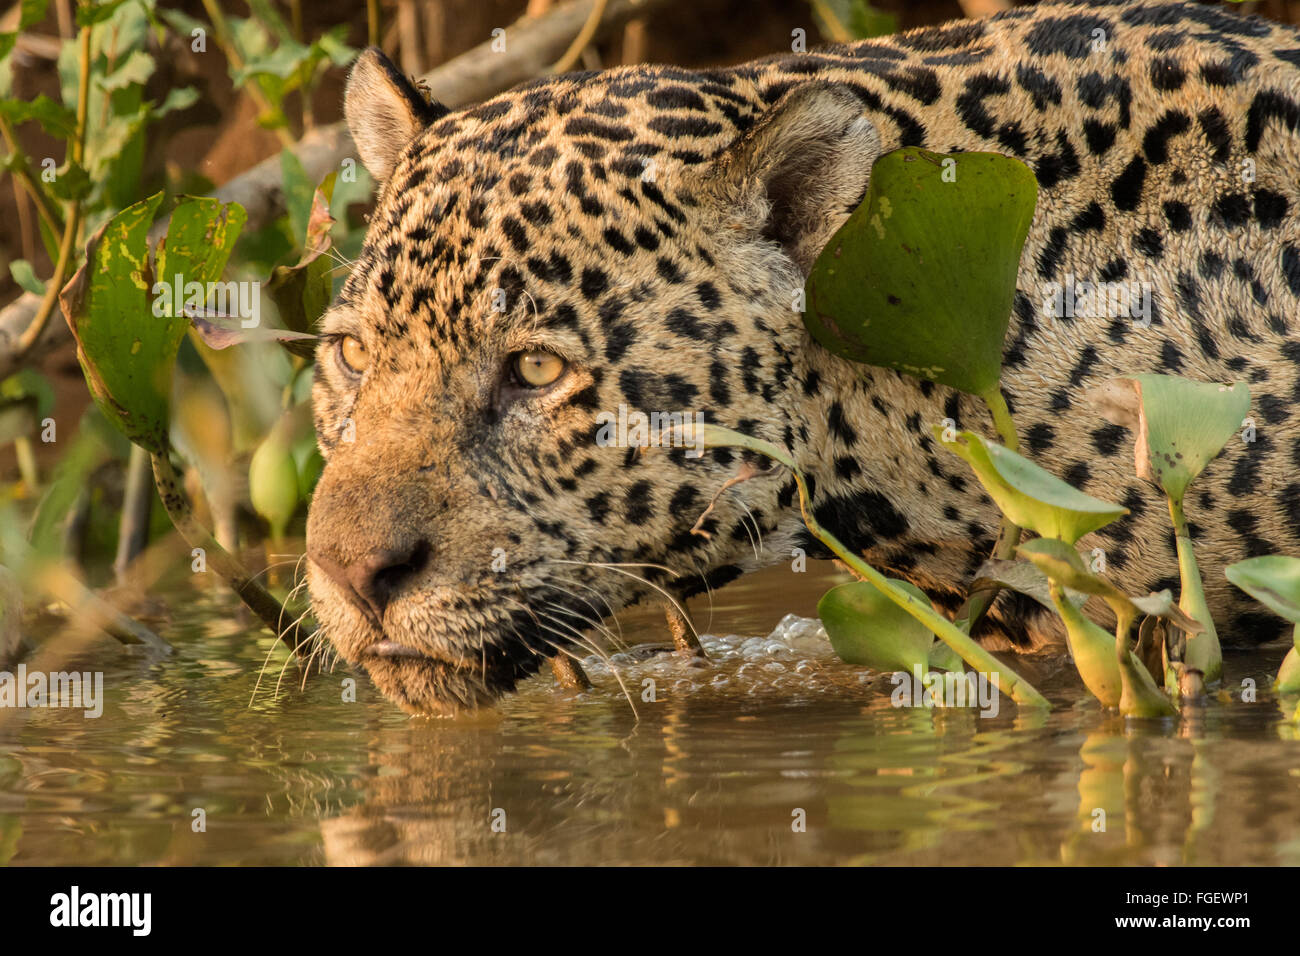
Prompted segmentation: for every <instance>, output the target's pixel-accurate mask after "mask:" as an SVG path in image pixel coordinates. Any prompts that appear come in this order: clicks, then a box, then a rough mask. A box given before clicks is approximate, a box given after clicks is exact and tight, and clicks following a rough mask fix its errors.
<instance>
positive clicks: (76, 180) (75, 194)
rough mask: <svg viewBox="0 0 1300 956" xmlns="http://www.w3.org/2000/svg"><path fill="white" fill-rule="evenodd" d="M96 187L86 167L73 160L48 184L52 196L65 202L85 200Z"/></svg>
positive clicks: (59, 170) (57, 172)
mask: <svg viewBox="0 0 1300 956" xmlns="http://www.w3.org/2000/svg"><path fill="white" fill-rule="evenodd" d="M94 186H95V184H94V183H93V182H92V181H91V178H90V174H89V173H88V172H86V169H85V167H84V166H80V165H78V164H77V163H75V162H73V161H72V160H68V161H67V162H66V163H65V164H64V165H63V167H62V168H61V169H58V170H56V171H55V174H54V180H53V181H52V182H49V183H46V187H47V188H48V189H49V191H50V195H51V196H53V197H54V198H55V199H62V200H64V201H65V202H71V201H76V200H81V199H85V198H86V197H87V196H89V195H90V192H91V190H92V189H94Z"/></svg>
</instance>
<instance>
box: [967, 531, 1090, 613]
mask: <svg viewBox="0 0 1300 956" xmlns="http://www.w3.org/2000/svg"><path fill="white" fill-rule="evenodd" d="M1044 540H1051V539H1044ZM1051 583H1052V582H1051V580H1050V579H1049V578H1048V577H1047V575H1046V574H1044V573H1043V572H1042V571H1040V570H1039V569H1038V568H1037V567H1035V566H1034V565H1033V564H1031V563H1030V562H1028V561H1006V560H999V559H998V558H989V560H987V561H985V562H984V563H983V564H981V565H980V566H979V568H978V569H977V570H976V572H975V579H974V580H973V581H972V582H971V583H970V590H971V591H974V590H975V589H977V588H980V587H982V586H984V585H986V584H999V585H1001V586H1002V587H1004V588H1010V589H1011V590H1012V591H1015V592H1016V593H1017V594H1023V595H1025V596H1026V597H1031V598H1033V599H1034V600H1035V601H1037V602H1038V603H1039V604H1040V605H1042V606H1043V607H1045V608H1046V609H1047V610H1049V611H1055V610H1056V605H1055V604H1053V603H1052V595H1051ZM1065 593H1066V596H1067V597H1068V598H1069V599H1070V601H1072V602H1073V603H1074V605H1075V606H1076V607H1079V606H1082V605H1083V604H1084V602H1086V601H1087V600H1088V595H1086V594H1080V593H1079V592H1078V591H1075V590H1074V589H1073V588H1066V591H1065Z"/></svg>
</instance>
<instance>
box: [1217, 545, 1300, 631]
mask: <svg viewBox="0 0 1300 956" xmlns="http://www.w3.org/2000/svg"><path fill="white" fill-rule="evenodd" d="M1223 573H1224V576H1225V577H1227V579H1228V580H1229V581H1231V582H1232V583H1233V584H1235V585H1236V586H1237V587H1239V588H1241V589H1242V590H1243V591H1245V592H1246V593H1247V594H1249V595H1250V596H1251V597H1253V598H1254V599H1255V600H1256V601H1259V602H1260V603H1261V604H1263V605H1265V606H1266V607H1267V608H1268V609H1269V610H1270V611H1272V612H1273V613H1274V614H1277V615H1279V616H1281V617H1284V618H1286V619H1287V620H1288V621H1291V622H1292V623H1293V624H1300V558H1292V557H1288V556H1286V555H1281V554H1267V555H1263V556H1261V557H1258V558H1247V559H1246V560H1244V561H1238V562H1237V563H1236V564H1230V565H1228V566H1227V567H1226V568H1224V570H1223Z"/></svg>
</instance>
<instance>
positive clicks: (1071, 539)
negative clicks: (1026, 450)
mask: <svg viewBox="0 0 1300 956" xmlns="http://www.w3.org/2000/svg"><path fill="white" fill-rule="evenodd" d="M943 432H944V429H943V428H941V427H940V426H935V429H934V434H935V437H936V438H937V439H938V440H939V443H940V444H941V445H943V447H944V448H947V449H948V450H949V451H951V452H952V453H953V454H955V455H957V456H958V457H960V458H962V459H963V460H964V461H965V462H966V463H967V464H968V465H970V466H971V470H972V471H974V472H975V477H976V478H978V479H979V481H980V484H982V485H983V486H984V488H985V490H986V491H988V493H989V495H990V496H991V497H992V498H993V500H994V501H995V502H997V505H998V507H999V508H1000V509H1002V513H1003V514H1004V515H1006V516H1007V517H1008V518H1010V519H1011V520H1012V521H1014V522H1015V523H1016V524H1018V525H1020V526H1021V527H1022V528H1028V529H1029V530H1030V531H1033V532H1035V533H1037V534H1040V535H1042V536H1043V537H1047V538H1059V539H1061V540H1062V541H1065V542H1067V543H1068V544H1071V545H1072V544H1074V543H1075V542H1076V541H1078V540H1079V539H1080V538H1082V537H1083V536H1084V535H1085V534H1087V533H1088V532H1090V531H1096V530H1097V529H1098V528H1101V527H1103V526H1105V525H1108V524H1110V523H1111V522H1112V521H1114V520H1115V519H1117V518H1120V517H1122V516H1123V515H1126V514H1128V509H1127V508H1125V507H1123V506H1122V505H1117V504H1112V503H1111V502H1109V501H1102V500H1101V499H1100V498H1094V497H1093V496H1092V495H1089V494H1086V493H1084V492H1082V491H1080V490H1079V489H1077V488H1075V487H1073V486H1072V485H1069V484H1067V483H1066V482H1064V481H1062V480H1061V479H1060V478H1057V477H1056V476H1055V475H1053V474H1052V473H1051V472H1049V471H1046V470H1045V469H1043V468H1040V467H1039V466H1038V465H1036V464H1034V463H1033V462H1032V461H1030V460H1029V459H1028V458H1024V457H1022V456H1021V455H1018V454H1016V453H1015V452H1013V451H1010V450H1009V449H1007V448H1004V447H1003V446H1001V445H999V444H996V443H994V442H990V441H987V440H985V439H984V438H983V436H981V435H977V434H976V433H974V432H961V433H959V434H958V435H957V436H956V439H955V440H954V441H951V442H945V441H944V440H943Z"/></svg>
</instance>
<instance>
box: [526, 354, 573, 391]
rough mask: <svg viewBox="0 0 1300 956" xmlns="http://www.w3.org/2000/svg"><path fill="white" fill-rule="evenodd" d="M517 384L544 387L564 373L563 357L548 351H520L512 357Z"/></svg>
mask: <svg viewBox="0 0 1300 956" xmlns="http://www.w3.org/2000/svg"><path fill="white" fill-rule="evenodd" d="M514 369H515V376H516V378H518V379H519V384H521V385H526V386H528V387H529V388H545V387H546V386H547V385H550V384H551V383H553V382H554V381H555V380H556V379H558V378H559V377H560V376H561V375H562V374H563V373H564V359H562V358H560V357H559V356H558V355H552V354H551V353H550V352H521V353H520V354H519V355H516V356H515V359H514Z"/></svg>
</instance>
